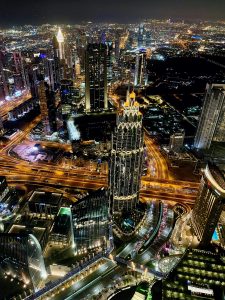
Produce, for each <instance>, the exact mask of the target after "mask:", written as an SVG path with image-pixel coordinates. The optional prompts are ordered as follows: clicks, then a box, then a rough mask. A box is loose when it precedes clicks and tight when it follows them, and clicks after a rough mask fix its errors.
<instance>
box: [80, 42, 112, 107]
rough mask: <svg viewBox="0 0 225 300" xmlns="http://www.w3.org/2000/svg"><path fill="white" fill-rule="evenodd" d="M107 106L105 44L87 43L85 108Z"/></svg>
mask: <svg viewBox="0 0 225 300" xmlns="http://www.w3.org/2000/svg"><path fill="white" fill-rule="evenodd" d="M107 108H108V99H107V46H106V45H104V44H89V45H88V47H87V50H86V60H85V109H86V111H95V110H103V109H107Z"/></svg>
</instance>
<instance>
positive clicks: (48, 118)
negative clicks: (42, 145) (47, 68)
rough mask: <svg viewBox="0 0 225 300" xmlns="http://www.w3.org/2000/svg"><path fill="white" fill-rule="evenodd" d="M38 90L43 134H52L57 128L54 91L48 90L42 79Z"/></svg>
mask: <svg viewBox="0 0 225 300" xmlns="http://www.w3.org/2000/svg"><path fill="white" fill-rule="evenodd" d="M38 92H39V101H40V110H41V117H42V123H43V125H44V131H45V134H52V133H53V132H54V131H56V130H57V124H56V108H55V95H54V92H52V91H50V90H49V86H48V84H47V83H46V82H44V81H43V80H42V81H41V82H40V85H39V91H38Z"/></svg>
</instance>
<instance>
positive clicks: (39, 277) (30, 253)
mask: <svg viewBox="0 0 225 300" xmlns="http://www.w3.org/2000/svg"><path fill="white" fill-rule="evenodd" d="M0 249H1V253H0V261H2V260H3V261H4V267H5V268H6V269H11V270H13V272H14V273H15V274H16V276H18V277H20V278H23V279H24V277H25V281H26V282H27V283H30V286H31V287H32V289H33V290H34V291H37V290H38V289H39V288H40V287H41V286H43V281H44V280H45V279H46V277H47V272H46V269H45V263H44V259H43V256H42V251H41V246H40V244H39V242H38V241H37V239H36V238H35V237H34V235H32V234H14V233H0Z"/></svg>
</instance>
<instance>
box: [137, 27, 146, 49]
mask: <svg viewBox="0 0 225 300" xmlns="http://www.w3.org/2000/svg"><path fill="white" fill-rule="evenodd" d="M137 39H138V48H142V47H144V46H145V45H144V42H145V40H146V37H145V28H144V24H143V23H141V24H140V26H139V28H138V38H137Z"/></svg>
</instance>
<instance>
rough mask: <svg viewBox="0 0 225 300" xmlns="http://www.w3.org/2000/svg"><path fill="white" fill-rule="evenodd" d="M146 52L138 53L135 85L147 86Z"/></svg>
mask: <svg viewBox="0 0 225 300" xmlns="http://www.w3.org/2000/svg"><path fill="white" fill-rule="evenodd" d="M146 67H147V66H146V50H144V49H141V50H139V51H138V52H137V53H136V61H135V77H134V85H135V86H137V85H141V86H144V85H147V80H148V78H147V68H146Z"/></svg>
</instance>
